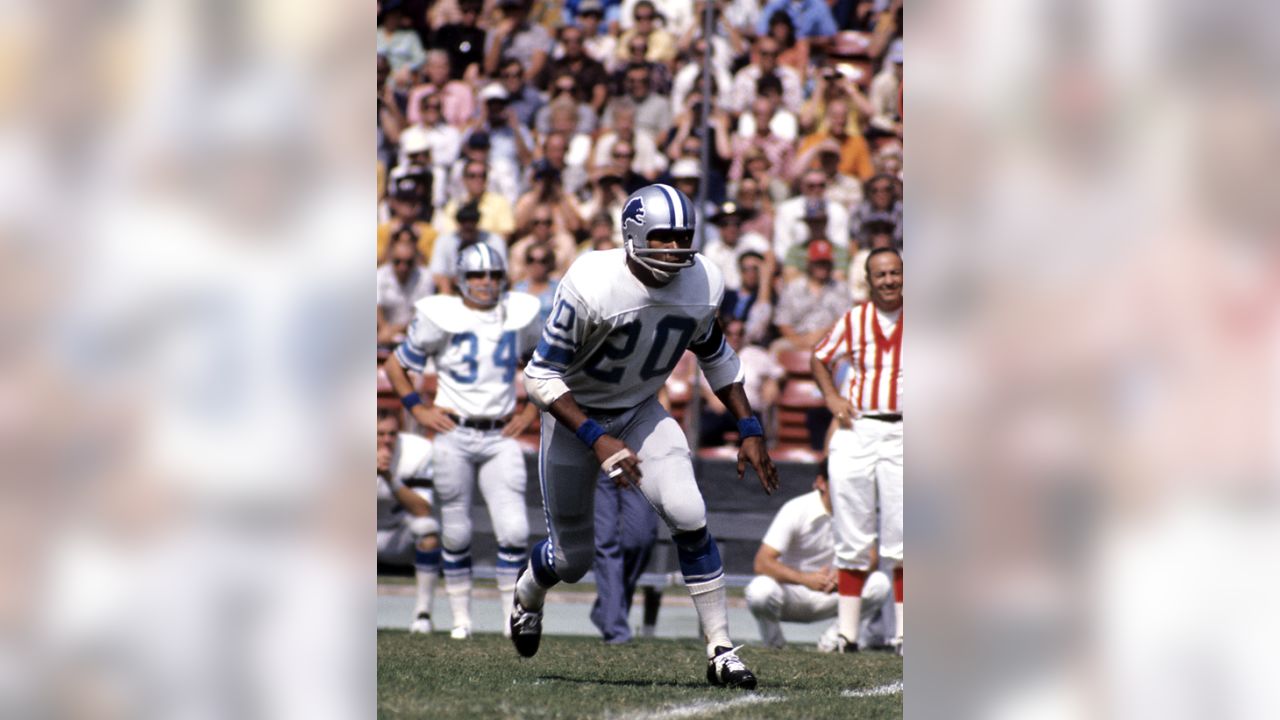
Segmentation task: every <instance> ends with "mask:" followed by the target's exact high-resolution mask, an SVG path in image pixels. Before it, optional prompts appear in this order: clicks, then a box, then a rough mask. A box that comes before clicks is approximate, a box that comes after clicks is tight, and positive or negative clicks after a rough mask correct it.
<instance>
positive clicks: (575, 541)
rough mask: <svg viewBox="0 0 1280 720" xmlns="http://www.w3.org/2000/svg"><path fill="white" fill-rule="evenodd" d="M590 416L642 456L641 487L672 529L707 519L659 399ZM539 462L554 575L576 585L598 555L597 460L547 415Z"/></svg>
mask: <svg viewBox="0 0 1280 720" xmlns="http://www.w3.org/2000/svg"><path fill="white" fill-rule="evenodd" d="M591 417H592V419H594V420H595V421H596V422H598V423H600V425H601V426H602V427H603V428H604V430H605V432H606V433H608V434H610V435H612V436H613V437H616V438H618V439H619V440H621V441H623V442H624V443H626V444H627V447H629V448H631V450H632V451H633V452H635V453H636V455H637V456H638V457H639V458H640V472H641V474H642V475H643V477H642V479H641V480H640V491H641V492H643V493H644V496H645V499H647V500H648V501H649V504H650V505H652V506H653V509H654V510H656V511H657V512H658V517H660V518H662V520H663V522H665V523H666V524H667V527H668V528H669V529H670V530H671V532H672V533H673V534H675V533H679V532H688V531H690V530H697V529H698V528H701V527H702V526H704V525H706V524H707V511H706V505H705V504H704V503H703V501H702V493H701V491H699V490H698V483H697V481H696V480H695V479H694V476H693V460H692V455H691V453H690V452H689V443H688V441H687V440H686V439H685V435H684V430H683V429H682V428H681V427H680V423H678V422H676V421H675V418H672V417H671V415H669V414H668V413H667V411H666V410H665V409H664V408H663V407H662V405H660V404H659V403H658V401H657V399H656V398H650V399H648V400H646V401H645V402H643V403H641V404H640V405H638V406H636V407H634V408H631V409H630V410H627V411H626V412H624V413H622V414H620V415H617V416H611V417H609V416H601V415H592V416H591ZM538 462H539V463H540V467H539V475H540V476H541V480H542V498H543V503H544V506H545V507H546V511H547V524H548V526H549V531H550V534H551V541H552V546H553V547H554V548H555V554H556V558H555V568H556V574H557V575H559V576H560V578H561V579H562V580H564V581H565V582H571V583H572V582H577V581H578V580H581V579H582V576H583V575H585V574H586V573H587V571H588V570H590V569H591V564H592V562H593V561H594V560H595V544H596V538H595V529H594V526H595V495H596V493H595V488H596V477H597V476H598V475H599V474H600V461H599V460H597V459H596V454H595V452H593V451H592V450H591V449H590V448H588V447H587V446H586V445H584V444H582V441H581V440H579V439H578V436H577V434H575V432H574V430H573V429H571V428H568V427H565V426H564V425H561V424H560V423H559V422H557V421H556V419H555V417H553V416H552V415H551V413H546V412H544V413H542V448H541V452H540V453H539V455H538Z"/></svg>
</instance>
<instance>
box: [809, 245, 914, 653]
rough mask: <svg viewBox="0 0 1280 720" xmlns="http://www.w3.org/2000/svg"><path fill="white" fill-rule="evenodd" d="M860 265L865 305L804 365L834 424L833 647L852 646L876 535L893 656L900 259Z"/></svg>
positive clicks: (898, 568) (898, 567) (897, 613)
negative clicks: (837, 642)
mask: <svg viewBox="0 0 1280 720" xmlns="http://www.w3.org/2000/svg"><path fill="white" fill-rule="evenodd" d="M866 267H867V284H868V286H869V289H870V294H871V299H870V300H869V301H867V302H865V303H862V304H860V305H855V306H854V307H853V308H851V309H850V310H849V311H848V312H846V313H845V314H844V317H843V318H841V319H840V320H839V321H837V322H836V325H835V327H834V328H832V329H831V332H830V333H828V334H827V337H826V338H825V339H823V341H822V342H821V343H819V344H818V347H817V348H815V349H814V351H813V358H812V359H811V360H810V367H812V369H813V376H814V380H816V381H817V382H818V386H819V387H820V388H822V394H823V396H824V397H825V399H826V402H827V407H828V408H829V409H830V410H831V414H832V415H833V416H835V422H836V424H837V425H836V430H835V432H834V433H833V434H832V436H831V449H830V458H831V459H830V471H831V504H832V507H833V508H834V510H833V515H834V523H835V535H836V567H837V568H838V575H839V580H838V582H839V592H840V599H839V603H838V608H839V613H838V622H839V625H840V637H841V644H842V646H843V647H844V648H853V647H855V645H854V640H856V638H857V632H858V616H859V610H860V608H861V602H862V601H861V599H860V595H861V593H862V585H863V583H864V582H865V580H866V577H867V572H868V570H869V569H870V568H871V560H872V557H871V550H872V547H873V546H874V545H875V543H876V540H877V537H878V538H879V542H880V556H881V557H882V558H884V559H886V560H889V561H892V564H893V567H894V570H893V595H894V601H895V604H894V617H895V618H896V619H897V633H896V637H895V638H894V644H895V645H896V646H897V647H898V651H899V652H901V649H902V625H903V623H902V596H903V592H902V257H901V256H900V255H899V254H898V251H897V250H894V249H892V248H881V249H878V250H873V251H872V252H871V254H870V255H868V256H867V264H866ZM842 357H847V358H848V360H849V362H850V364H851V366H852V372H850V373H849V380H848V382H847V384H846V385H845V387H843V388H840V389H837V388H836V386H835V382H834V381H833V380H832V378H831V370H830V367H831V366H832V365H833V364H834V363H835V362H837V361H838V360H840V359H841V358H842ZM877 501H878V507H879V515H878V520H879V523H878V530H879V532H878V533H877Z"/></svg>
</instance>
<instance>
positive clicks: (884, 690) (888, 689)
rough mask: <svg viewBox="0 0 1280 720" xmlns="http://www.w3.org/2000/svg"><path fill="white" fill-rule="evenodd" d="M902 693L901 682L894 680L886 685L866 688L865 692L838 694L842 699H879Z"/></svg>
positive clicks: (852, 691)
mask: <svg viewBox="0 0 1280 720" xmlns="http://www.w3.org/2000/svg"><path fill="white" fill-rule="evenodd" d="M900 692H902V681H901V680H895V681H894V682H891V683H889V684H888V685H881V686H879V687H873V688H867V689H865V690H845V691H844V692H842V693H840V695H841V696H842V697H852V698H863V697H880V696H882V695H897V694H898V693H900Z"/></svg>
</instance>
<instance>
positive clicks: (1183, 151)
mask: <svg viewBox="0 0 1280 720" xmlns="http://www.w3.org/2000/svg"><path fill="white" fill-rule="evenodd" d="M1277 12H1280V11H1278V10H1277V8H1276V7H1275V6H1273V5H1270V4H1265V3H1259V2H1227V3H1215V4H1205V3H1190V2H1177V1H1175V2H1165V3H1159V4H1157V3H1153V2H1128V3H1105V4H1104V3H1068V2H1044V1H1043V0H1039V1H1035V2H1012V1H1010V0H1005V1H1004V2H1001V1H999V0H997V1H996V2H987V3H974V2H953V3H939V2H932V3H930V2H923V1H921V0H916V1H915V2H914V4H913V5H911V6H910V7H909V8H907V9H906V13H907V14H908V15H909V18H908V19H909V22H910V24H911V27H912V31H911V40H910V43H909V44H908V48H907V49H908V51H909V52H910V54H911V57H912V71H911V77H910V78H909V79H907V80H904V88H906V89H905V95H906V101H905V104H906V105H908V106H910V108H911V112H910V118H911V119H910V125H911V126H912V127H913V128H914V131H913V137H914V138H915V139H914V140H913V142H914V143H915V145H914V146H913V150H912V156H911V157H912V159H911V161H910V162H908V163H907V164H906V169H905V171H904V173H903V175H904V177H905V176H911V177H912V178H913V182H914V183H915V188H916V190H915V194H914V196H913V200H912V203H911V206H910V207H911V209H910V211H909V212H908V213H907V215H906V221H905V222H906V226H907V227H908V228H909V229H910V230H911V235H912V238H913V239H912V244H911V247H910V249H908V250H907V251H906V255H907V257H908V259H910V261H911V262H910V264H911V266H912V278H911V294H912V295H913V298H915V299H913V327H915V328H917V329H916V330H915V331H914V332H915V333H916V334H915V335H914V336H913V339H912V348H913V349H912V351H911V353H910V354H909V357H910V358H912V360H911V362H912V367H913V370H912V377H913V379H912V381H911V382H912V385H913V389H912V393H911V400H910V404H911V406H912V407H911V415H912V419H911V431H910V435H911V440H910V442H909V443H908V447H909V451H908V458H907V464H908V467H909V468H910V472H909V475H908V477H909V478H910V481H909V483H908V488H909V490H908V499H907V507H908V511H907V532H908V535H909V539H908V542H909V543H910V544H911V545H912V548H913V551H912V552H913V568H914V569H913V585H912V587H913V608H914V609H913V615H912V621H911V627H912V652H911V657H910V660H909V661H908V662H907V665H906V667H907V676H908V677H907V681H906V685H907V686H909V687H910V688H911V690H912V692H910V693H909V694H908V695H906V700H905V708H906V714H907V716H908V717H950V718H955V717H983V718H1034V717H1064V718H1066V717H1106V716H1112V717H1144V718H1145V717H1152V718H1181V717H1202V716H1214V717H1221V718H1253V717H1276V716H1277V715H1280V689H1278V688H1277V687H1276V685H1275V683H1274V682H1273V681H1272V678H1271V676H1272V674H1273V672H1272V668H1273V667H1274V664H1273V662H1272V661H1271V656H1272V655H1273V653H1274V652H1275V650H1274V648H1275V647H1276V643H1275V642H1274V640H1275V638H1276V637H1277V635H1280V633H1277V630H1278V629H1280V628H1278V627H1277V625H1278V624H1280V623H1278V622H1277V619H1276V615H1275V613H1274V612H1273V611H1272V608H1273V607H1275V606H1276V601H1277V600H1278V599H1280V598H1277V594H1278V593H1277V590H1278V589H1280V588H1278V587H1277V586H1278V585H1280V572H1278V571H1280V568H1278V567H1277V564H1280V560H1278V559H1277V558H1280V553H1278V552H1277V551H1278V550H1280V522H1278V520H1280V517H1278V513H1277V510H1278V504H1280V503H1278V500H1277V490H1276V475H1277V473H1276V470H1277V459H1278V457H1277V456H1278V451H1277V448H1280V442H1278V441H1280V438H1277V437H1276V433H1277V425H1276V421H1275V419H1274V417H1273V415H1274V413H1275V412H1276V408H1277V407H1280V403H1278V402H1277V400H1280V393H1278V392H1277V390H1278V387H1277V382H1278V381H1280V372H1278V371H1280V363H1278V362H1277V361H1278V360H1280V356H1278V353H1280V332H1278V331H1280V322H1278V321H1280V318H1277V310H1278V309H1280V303H1278V302H1277V299H1278V298H1277V290H1278V289H1280V262H1278V258H1277V254H1276V217H1275V213H1277V212H1280V210H1278V209H1277V208H1280V204H1277V203H1276V202H1275V198H1277V197H1278V195H1277V192H1276V184H1277V182H1278V180H1277V174H1276V173H1275V172H1274V169H1273V167H1272V166H1273V164H1274V159H1275V158H1277V157H1280V153H1277V152H1276V145H1277V143H1278V142H1280V133H1278V132H1277V127H1276V124H1277V112H1276V102H1277V97H1276V94H1275V90H1274V88H1275V87H1276V68H1277V60H1278V59H1280V58H1277V56H1276V53H1277V51H1276V49H1275V48H1276V47H1280V45H1278V44H1277V43H1276V42H1275V38H1274V34H1275V30H1274V29H1275V28H1277V27H1280V24H1278V23H1277V22H1276V20H1277V18H1275V17H1273V15H1274V14H1275V13H1277ZM0 13H3V14H4V22H3V23H2V24H0V28H3V29H2V30H0V32H2V33H3V40H4V41H3V42H0V53H2V54H3V58H4V62H3V63H0V67H3V68H4V72H3V73H2V74H0V90H2V92H0V109H2V110H3V118H4V121H3V126H2V130H0V158H2V162H0V183H3V185H0V187H3V193H2V194H0V197H3V198H4V204H3V208H4V210H3V216H2V217H3V222H4V232H3V233H0V257H2V258H3V260H2V261H0V278H2V279H3V281H2V282H0V293H3V295H2V296H0V297H2V300H0V318H2V322H3V336H0V337H2V338H3V341H2V342H0V363H2V364H3V365H2V369H0V448H2V449H3V458H4V463H3V466H4V468H5V469H6V471H7V472H6V473H5V480H4V483H3V487H4V496H3V499H2V500H0V714H3V715H4V716H6V717H32V716H36V715H66V716H72V717H163V718H173V717H235V718H249V717H268V716H269V717H291V716H302V715H304V714H305V715H306V716H308V717H329V716H335V717H336V716H343V717H348V716H358V715H367V714H369V713H371V712H372V711H373V710H374V696H373V680H374V667H375V666H374V661H375V659H374V646H373V635H372V627H373V625H374V622H373V620H374V617H373V594H372V592H371V590H372V584H373V582H374V566H373V563H371V562H370V555H371V553H370V552H369V551H370V545H369V542H368V535H369V532H368V531H369V529H370V525H372V521H373V517H372V512H371V510H372V506H371V504H369V502H368V499H367V493H366V492H364V488H365V485H366V483H364V482H363V479H364V478H365V476H364V475H363V472H364V471H365V470H366V468H367V465H368V459H369V458H370V457H371V456H372V446H373V437H372V434H371V433H370V432H369V429H368V426H369V425H370V423H369V419H370V415H371V414H372V410H373V408H372V407H370V401H369V399H370V396H371V395H372V394H373V393H374V392H375V388H374V383H373V381H372V379H371V378H369V373H368V372H367V366H368V363H367V361H366V359H364V358H363V357H362V356H364V355H366V354H367V348H368V347H369V345H370V344H372V343H373V342H374V340H375V327H374V323H375V319H374V317H373V314H372V313H370V312H368V311H367V309H366V308H368V306H369V300H370V298H371V297H372V295H373V293H374V287H373V283H372V282H370V280H371V278H370V277H369V273H368V272H367V270H368V268H369V265H370V260H371V259H373V256H374V255H375V250H374V248H373V247H372V246H371V244H370V243H368V242H367V238H368V236H369V234H370V232H371V231H372V230H373V229H374V226H375V224H376V218H375V217H374V216H373V214H372V213H371V212H370V207H371V206H372V205H373V203H374V202H375V200H376V197H375V196H376V188H375V173H374V169H375V163H376V158H375V149H374V147H373V146H372V143H371V142H369V138H370V136H371V135H372V132H371V131H372V129H373V124H374V122H375V118H374V117H373V114H371V113H368V112H367V104H366V103H367V96H368V95H369V94H371V92H370V91H371V87H372V82H371V80H372V78H370V68H369V65H370V62H369V58H370V57H371V55H372V54H373V52H374V47H373V46H374V40H375V36H374V29H373V27H372V26H373V24H374V17H373V16H374V15H375V9H374V7H373V6H372V5H369V6H359V5H355V6H351V7H347V6H344V5H342V4H336V5H331V6H325V7H324V8H319V7H317V6H315V5H313V4H303V3H299V2H273V3H246V2H203V3H196V2H184V1H182V0H176V1H172V2H155V1H154V0H153V1H151V2H128V1H124V2H112V3H76V2H56V1H55V2H48V3H31V2H16V3H9V4H7V5H5V6H4V8H3V9H0ZM357 28H361V29H359V30H357ZM361 98H366V99H365V100H362V99H361ZM357 471H359V472H357ZM357 480H360V482H357Z"/></svg>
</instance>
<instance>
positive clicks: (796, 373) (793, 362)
mask: <svg viewBox="0 0 1280 720" xmlns="http://www.w3.org/2000/svg"><path fill="white" fill-rule="evenodd" d="M811 357H813V353H811V352H809V351H808V350H783V351H781V352H779V353H778V364H779V365H781V366H782V369H783V370H785V371H786V373H787V377H799V378H811V377H813V372H812V371H811V370H810V368H809V359H810V358H811Z"/></svg>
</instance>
